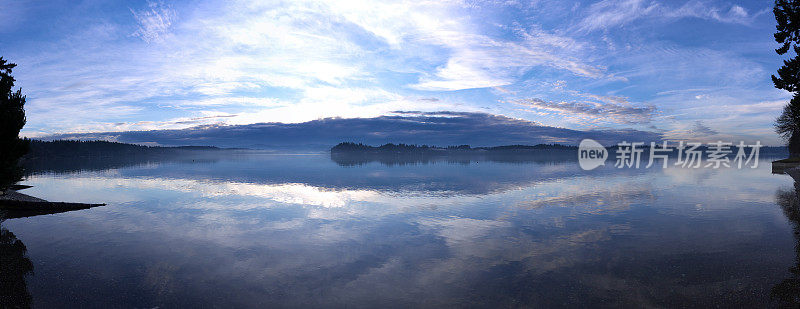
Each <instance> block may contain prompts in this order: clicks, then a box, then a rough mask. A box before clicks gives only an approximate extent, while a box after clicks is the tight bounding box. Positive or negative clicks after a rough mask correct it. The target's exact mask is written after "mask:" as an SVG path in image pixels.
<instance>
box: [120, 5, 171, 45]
mask: <svg viewBox="0 0 800 309" xmlns="http://www.w3.org/2000/svg"><path fill="white" fill-rule="evenodd" d="M147 4H148V8H147V9H144V10H133V9H130V11H131V13H132V14H133V17H134V18H135V19H136V22H137V23H138V26H139V27H138V29H137V30H136V32H134V33H133V34H132V35H133V36H135V37H139V38H141V39H142V40H144V41H145V42H148V43H149V42H153V41H157V40H160V39H161V38H162V37H163V36H164V35H165V34H167V33H168V32H169V29H170V26H172V23H173V20H174V19H175V11H174V10H172V8H170V7H169V6H168V5H166V4H164V3H161V2H149V1H148V3H147Z"/></svg>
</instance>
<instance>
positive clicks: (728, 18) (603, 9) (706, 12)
mask: <svg viewBox="0 0 800 309" xmlns="http://www.w3.org/2000/svg"><path fill="white" fill-rule="evenodd" d="M765 12H766V10H762V11H759V12H757V13H755V14H751V13H749V12H748V11H747V9H745V8H743V7H741V6H739V5H735V4H734V5H729V6H727V7H717V6H712V5H709V4H708V3H707V2H701V1H688V2H686V3H684V4H683V5H681V6H677V7H674V6H670V5H669V4H664V3H661V2H658V1H652V0H603V1H600V2H597V3H594V4H592V5H591V6H590V7H589V10H588V11H587V13H586V16H585V17H584V18H583V20H581V22H580V23H578V25H577V27H578V28H579V29H581V30H586V31H592V30H598V29H608V28H612V27H618V26H624V25H627V24H630V23H632V22H634V21H636V20H639V19H644V18H647V19H680V18H686V17H694V18H702V19H709V20H715V21H718V22H724V23H733V24H750V23H751V22H752V21H753V19H754V18H755V17H758V16H759V15H761V14H763V13H765Z"/></svg>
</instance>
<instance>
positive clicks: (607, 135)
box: [46, 111, 661, 149]
mask: <svg viewBox="0 0 800 309" xmlns="http://www.w3.org/2000/svg"><path fill="white" fill-rule="evenodd" d="M59 138H61V139H82V140H92V139H101V140H113V141H119V142H125V143H138V144H158V145H166V146H180V145H212V146H219V147H247V148H297V147H299V148H314V149H325V148H327V147H331V146H333V145H335V144H337V143H339V142H344V141H352V142H361V143H367V144H373V145H377V144H384V143H407V144H427V145H440V146H447V145H460V144H469V145H473V146H498V145H513V144H525V145H534V144H540V143H561V144H570V145H577V144H578V143H579V142H580V140H581V139H584V138H591V139H595V140H597V141H599V142H601V143H603V144H607V145H612V144H615V143H617V142H619V141H621V140H628V141H631V140H635V141H656V140H660V139H661V135H660V134H658V133H652V132H647V131H639V130H591V131H578V130H570V129H564V128H556V127H550V126H544V125H541V124H538V123H536V122H532V121H528V120H521V119H514V118H509V117H505V116H497V115H491V114H486V113H466V112H450V111H444V112H435V113H432V112H396V113H395V115H390V116H380V117H373V118H348V119H345V118H326V119H319V120H314V121H308V122H302V123H256V124H248V125H208V126H197V127H193V128H188V129H182V130H153V131H127V132H108V133H83V134H61V135H53V136H49V137H47V138H46V139H59Z"/></svg>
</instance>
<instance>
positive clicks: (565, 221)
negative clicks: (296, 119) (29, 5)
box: [0, 154, 800, 308]
mask: <svg viewBox="0 0 800 309" xmlns="http://www.w3.org/2000/svg"><path fill="white" fill-rule="evenodd" d="M385 163H386V162H384V163H380V162H366V163H365V162H362V163H360V164H342V163H341V162H338V163H337V162H335V161H333V160H331V158H330V156H327V155H271V154H242V155H238V156H234V157H228V158H224V159H223V158H212V159H208V158H206V159H203V160H195V161H191V160H183V161H169V162H167V161H165V162H150V163H146V164H139V165H133V166H121V167H120V166H117V167H113V168H108V169H95V170H85V171H81V172H69V173H39V174H36V175H32V176H30V177H29V179H28V180H27V181H25V183H26V184H30V185H33V186H34V187H33V188H31V189H27V190H25V191H23V192H24V193H27V194H30V195H33V196H37V197H40V198H44V199H47V200H53V201H70V202H91V203H98V202H102V203H107V204H108V205H107V206H104V207H97V208H92V209H87V210H81V211H73V212H67V213H60V214H53V215H44V216H35V217H28V218H18V219H8V220H5V221H4V222H2V228H3V229H4V231H3V233H4V234H3V235H4V237H6V238H8V237H13V240H17V241H19V242H20V243H22V244H24V246H25V247H26V248H27V253H26V254H25V255H22V254H21V253H20V252H11V250H9V251H7V252H0V255H1V256H2V257H3V258H4V261H11V262H15V263H21V265H24V264H25V261H26V260H29V261H30V265H31V266H32V271H25V270H21V273H20V274H19V276H16V277H14V278H24V281H23V282H21V284H22V285H21V287H20V288H19V291H17V292H16V293H18V295H20V296H21V297H20V298H24V297H23V296H25V295H26V294H25V293H27V295H30V300H31V304H32V305H33V306H34V307H40V308H51V307H135V308H154V307H160V308H170V307H225V308H228V307H265V306H275V307H326V308H329V307H408V306H414V307H443V306H446V307H452V306H475V307H497V306H501V307H583V306H594V307H597V306H600V307H619V306H635V307H650V306H655V307H665V306H666V307H675V306H693V307H694V306H721V307H730V306H763V305H767V306H776V305H779V304H781V302H782V301H784V302H785V304H791V302H792V301H793V300H794V301H796V300H797V295H800V294H797V293H798V292H799V291H800V284H798V282H800V280H798V279H797V278H798V274H797V273H792V271H791V268H792V267H797V265H798V261H797V256H798V251H797V247H796V246H797V244H798V238H796V236H795V234H794V233H793V228H795V227H796V226H797V224H798V220H800V216H798V215H797V214H798V213H800V211H798V207H797V198H796V194H795V188H794V186H793V181H792V178H791V177H789V176H786V175H773V174H771V173H770V166H769V161H762V162H761V164H760V166H759V167H758V168H756V169H750V168H747V169H735V168H733V169H718V170H714V169H681V168H670V169H666V170H662V169H656V168H652V169H638V170H631V169H622V170H620V169H615V168H613V167H612V166H606V167H601V168H600V169H598V170H594V171H589V172H587V171H583V170H581V169H580V168H579V167H578V165H577V162H575V161H563V160H562V161H558V160H554V161H552V162H548V161H547V160H544V161H541V160H540V161H522V162H515V161H509V162H496V161H478V162H474V161H452V162H448V161H446V160H445V161H438V162H428V163H425V164H423V163H418V164H413V163H411V164H408V162H405V163H404V164H385ZM11 233H13V236H11V235H10V234H11ZM15 265H16V264H15ZM12 279H13V278H12ZM9 280H11V279H9Z"/></svg>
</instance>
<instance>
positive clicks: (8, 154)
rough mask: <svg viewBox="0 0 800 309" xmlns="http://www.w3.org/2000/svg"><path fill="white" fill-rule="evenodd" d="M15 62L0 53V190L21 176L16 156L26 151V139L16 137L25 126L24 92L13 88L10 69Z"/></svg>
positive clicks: (3, 189)
mask: <svg viewBox="0 0 800 309" xmlns="http://www.w3.org/2000/svg"><path fill="white" fill-rule="evenodd" d="M16 66H17V65H16V64H14V63H8V62H7V61H6V60H5V59H3V58H2V57H0V191H3V192H4V191H5V189H7V188H8V187H9V186H11V185H13V184H14V183H16V182H17V181H19V180H21V179H22V168H21V167H20V166H19V159H20V158H21V157H22V156H23V155H25V153H26V152H27V151H28V140H24V139H20V138H19V130H21V129H22V127H23V126H25V96H23V95H22V89H18V90H17V91H16V92H15V91H13V90H12V88H14V81H15V79H14V77H12V76H11V70H12V69H13V68H14V67H16Z"/></svg>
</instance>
